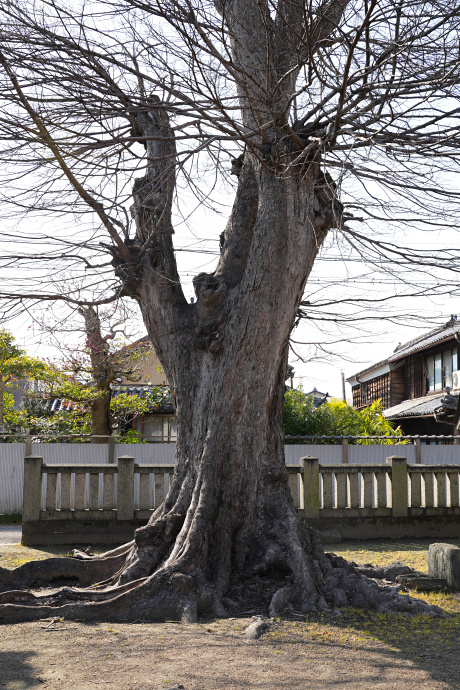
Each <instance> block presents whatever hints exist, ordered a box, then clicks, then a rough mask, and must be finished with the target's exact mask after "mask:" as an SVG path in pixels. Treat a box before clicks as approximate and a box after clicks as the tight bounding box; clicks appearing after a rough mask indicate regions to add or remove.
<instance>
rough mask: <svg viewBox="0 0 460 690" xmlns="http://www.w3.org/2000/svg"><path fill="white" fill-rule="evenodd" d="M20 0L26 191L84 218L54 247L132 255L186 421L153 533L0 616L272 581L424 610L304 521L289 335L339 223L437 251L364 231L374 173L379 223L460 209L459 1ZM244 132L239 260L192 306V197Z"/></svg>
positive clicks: (143, 613)
mask: <svg viewBox="0 0 460 690" xmlns="http://www.w3.org/2000/svg"><path fill="white" fill-rule="evenodd" d="M1 13H2V26H3V27H4V28H2V35H1V39H2V40H1V44H2V48H1V53H0V67H1V70H2V71H1V88H2V98H3V100H4V115H3V116H2V119H1V124H0V126H1V128H2V140H3V141H5V142H6V147H5V153H4V157H5V159H6V162H8V163H10V164H11V166H10V171H11V172H10V173H9V178H8V181H9V187H8V189H10V190H12V191H10V193H9V196H8V202H9V203H10V204H16V205H17V206H18V207H19V208H20V209H21V210H22V209H24V208H28V209H29V210H30V213H35V214H36V213H45V212H48V213H55V214H62V213H65V212H66V213H73V214H74V217H76V218H77V220H78V222H79V223H81V225H82V227H84V225H85V223H86V234H85V233H83V231H82V232H81V234H78V233H77V234H76V235H74V234H72V235H71V236H69V235H68V234H66V230H65V228H62V227H61V226H60V225H59V227H58V223H57V222H56V223H55V225H56V235H55V237H54V241H55V245H54V247H53V251H54V254H53V255H51V254H46V251H45V250H47V247H46V243H45V246H44V248H43V255H38V256H37V254H39V252H37V253H36V254H35V258H36V260H37V261H38V260H39V259H42V260H43V261H44V260H45V259H46V260H48V261H49V260H50V259H51V258H53V259H57V258H59V260H60V261H61V265H62V262H68V261H70V260H72V261H74V260H75V259H80V260H81V261H82V262H83V263H84V264H85V267H86V270H87V275H92V276H95V278H94V280H95V281H96V280H99V281H100V280H101V279H102V278H104V275H105V274H104V271H107V267H105V268H104V266H102V265H100V264H98V263H97V261H96V259H95V257H96V255H97V252H98V251H99V250H101V251H102V250H103V249H104V247H105V249H106V250H107V251H108V252H110V254H111V257H112V263H113V266H114V268H115V274H116V276H117V278H118V281H119V283H118V285H119V288H117V289H119V294H123V295H127V296H130V297H132V298H133V299H134V300H136V301H137V302H138V304H139V306H140V309H141V312H142V315H143V319H144V322H145V326H146V328H147V331H148V334H149V336H150V338H151V341H152V343H153V345H154V347H155V351H156V352H157V353H158V356H159V358H160V361H161V363H162V366H163V368H164V371H165V374H166V377H167V379H168V381H169V383H170V384H171V387H172V390H173V394H174V400H175V405H176V414H177V421H178V440H177V452H176V469H175V474H174V480H173V482H172V486H171V488H170V491H169V494H168V496H167V498H166V500H165V502H164V504H163V505H162V506H161V507H160V508H158V509H157V510H156V511H155V512H154V514H153V515H152V518H151V520H150V521H149V524H148V525H146V526H145V527H144V528H142V529H139V530H137V532H136V535H135V538H134V542H133V543H131V544H129V545H126V546H125V547H123V548H122V549H121V550H118V551H117V552H116V553H112V554H110V555H106V556H105V557H102V558H100V557H99V558H96V559H93V561H92V564H91V565H92V567H93V568H94V577H95V579H98V578H99V579H100V578H101V574H104V578H105V580H106V585H107V587H106V588H105V589H102V590H99V591H93V590H91V591H83V592H80V593H77V592H75V591H69V590H62V591H60V592H58V593H57V594H56V595H52V596H49V595H47V596H45V597H42V598H41V599H33V598H32V599H28V600H26V599H24V597H22V598H20V597H19V595H17V593H11V594H4V595H3V598H2V601H3V602H5V603H4V605H3V607H2V609H1V614H0V615H3V616H4V618H5V619H8V618H15V617H16V618H33V617H42V616H43V615H44V614H47V613H50V612H52V613H53V615H55V612H56V608H55V607H56V606H60V609H59V611H60V612H62V614H61V615H65V616H67V617H77V618H90V617H103V616H106V617H114V618H116V617H119V618H123V619H127V618H133V619H137V618H139V617H143V618H144V617H147V616H150V617H162V616H167V617H179V618H180V617H183V618H185V619H187V620H193V619H194V618H195V617H196V615H197V612H200V611H205V610H207V611H212V612H214V614H217V615H223V614H224V613H225V612H228V611H233V610H238V609H241V607H242V606H247V603H248V602H249V603H250V602H251V599H253V598H254V596H256V595H258V594H259V593H261V592H266V591H268V592H270V600H269V602H268V603H269V611H270V612H271V614H275V613H276V612H278V611H280V610H281V609H282V608H284V607H285V606H286V605H288V604H289V603H293V604H295V605H298V606H299V607H300V608H301V609H302V610H303V611H311V610H318V609H320V610H321V609H323V610H325V609H328V608H330V607H331V606H341V605H345V604H351V605H358V606H365V607H366V606H367V607H370V608H380V609H381V610H385V609H396V610H397V609H400V610H421V609H422V608H423V604H421V603H415V602H413V601H412V600H410V599H409V598H407V597H401V596H398V595H390V594H389V593H388V592H384V591H380V590H379V589H378V588H377V587H376V586H375V585H372V584H371V583H370V582H369V581H367V580H366V579H365V578H361V577H360V576H359V575H357V574H356V573H354V572H353V570H352V569H351V568H349V567H348V566H346V565H345V564H344V563H342V562H341V561H340V559H333V558H332V559H331V558H328V557H327V556H325V555H324V553H323V551H322V547H321V541H320V538H319V536H318V535H317V534H316V533H315V532H313V531H311V530H310V529H309V528H308V527H307V526H306V525H304V524H303V523H302V522H301V521H300V519H299V518H298V516H297V514H296V512H295V510H294V509H293V504H292V500H291V497H290V494H289V489H288V482H287V473H286V470H285V468H284V459H283V429H282V407H283V397H284V382H285V375H286V367H287V355H288V343H289V336H290V333H291V330H292V328H293V325H294V323H295V320H296V318H297V316H298V314H299V307H300V306H301V302H302V297H303V293H304V289H305V286H306V283H307V279H308V276H309V274H310V271H311V270H312V266H313V263H314V261H315V258H316V256H317V254H318V252H319V250H320V248H321V245H322V243H323V241H324V239H325V237H326V235H327V233H328V232H329V231H330V230H332V229H334V230H335V232H336V235H337V236H339V235H345V234H346V235H347V236H348V238H349V241H350V242H351V243H352V245H353V246H354V247H356V248H357V249H358V251H362V247H363V246H365V243H366V242H367V243H368V245H369V247H370V250H369V251H370V252H371V253H372V252H379V253H380V254H383V256H384V257H385V260H388V259H389V258H390V259H391V258H392V257H393V258H396V259H397V260H399V261H400V262H401V263H402V264H404V265H405V264H406V263H407V262H408V261H412V260H413V261H415V262H418V263H419V264H424V263H429V262H431V261H432V259H431V258H428V257H429V255H428V254H426V253H424V252H423V251H422V250H420V251H419V252H416V253H415V254H414V253H411V252H408V251H406V250H404V249H398V248H397V247H394V246H393V245H391V244H389V243H386V242H382V241H380V240H377V239H376V238H374V237H373V236H372V234H369V235H367V233H366V232H364V233H363V232H361V231H359V230H358V229H357V228H358V227H359V226H358V225H357V223H358V222H359V219H358V220H356V222H354V221H353V212H354V210H353V204H350V205H349V206H350V207H349V208H348V209H347V210H346V213H345V212H344V206H343V202H344V200H341V199H340V198H339V191H340V189H341V187H342V186H343V185H344V184H345V182H346V180H347V178H351V179H352V180H354V179H355V180H357V181H358V184H360V185H362V188H363V190H365V191H366V192H367V193H368V195H369V199H370V200H371V206H370V207H369V209H368V210H367V211H366V213H367V214H368V217H375V218H376V222H377V220H378V218H379V217H380V218H382V217H384V215H385V213H386V212H387V211H388V209H389V207H390V206H391V204H393V206H394V210H395V214H396V215H395V216H393V217H392V218H393V219H395V218H396V219H399V221H400V222H401V223H404V222H405V223H416V222H420V223H422V224H425V225H423V227H425V228H428V227H430V226H431V224H434V225H436V223H437V222H438V217H437V213H438V211H439V210H442V211H443V212H444V214H447V217H448V214H449V213H453V210H454V207H455V203H456V199H457V193H456V192H455V189H452V185H451V184H450V182H451V181H450V180H449V179H448V174H449V171H453V172H455V171H456V166H457V163H458V138H457V135H458V129H459V124H458V122H459V121H458V107H459V87H458V81H459V80H458V76H459V52H458V28H459V21H460V6H459V5H457V3H456V2H454V3H452V1H450V2H447V0H444V1H440V2H436V1H434V2H425V1H422V0H413V1H412V2H409V3H407V2H406V3H403V2H399V1H396V2H394V1H392V0H318V1H317V2H308V3H305V2H300V1H299V0H277V2H273V3H272V2H268V1H267V0H258V1H257V2H255V1H254V0H223V1H222V0H215V2H214V3H212V2H207V1H206V0H204V1H201V0H182V1H181V2H179V1H175V0H164V1H163V0H157V1H155V0H145V1H144V0H119V1H118V0H117V1H115V0H114V1H113V2H109V1H107V2H97V3H94V4H92V3H91V2H89V3H84V4H83V3H82V5H81V6H80V5H78V3H73V4H72V5H70V6H69V5H67V4H66V3H64V2H60V0H49V1H47V2H42V1H41V0H38V1H37V0H36V1H35V2H29V1H28V0H24V1H23V2H21V1H19V0H9V1H8V2H6V3H4V5H3V7H2V10H1ZM225 151H229V152H232V155H233V163H232V173H233V174H234V175H236V176H237V178H238V181H237V187H236V191H235V199H234V204H233V209H232V212H231V216H230V218H229V220H228V223H227V225H226V227H225V230H224V232H223V233H222V235H221V241H220V246H221V253H220V258H219V261H218V263H217V266H216V267H215V269H214V270H213V271H212V272H210V273H200V274H199V275H197V276H196V277H195V279H194V288H195V293H196V301H195V302H194V303H193V304H190V303H188V302H187V300H186V298H185V296H184V292H183V289H182V286H181V281H180V277H179V272H178V269H177V265H176V259H175V252H174V247H173V234H174V221H175V218H177V214H176V215H174V214H175V213H176V212H175V210H174V209H176V198H177V197H176V195H177V196H180V194H181V191H182V190H184V186H185V185H188V187H189V189H190V190H191V191H192V192H194V193H195V194H196V196H197V198H198V199H199V200H200V201H202V202H203V203H206V201H207V198H208V196H207V195H208V192H207V191H206V188H205V184H208V183H209V187H210V189H209V190H208V191H209V193H211V192H210V190H211V187H212V181H210V179H209V178H210V175H211V170H210V169H211V167H212V168H214V169H215V170H218V171H221V170H222V166H223V163H225V160H226V159H227V160H228V157H229V156H227V157H226V156H225V155H224V154H225ZM200 161H202V163H203V164H202V167H200ZM195 166H198V167H195ZM136 171H140V172H136ZM26 174H28V175H29V177H28V178H26V179H28V180H29V182H28V184H27V185H25V184H24V179H25V176H26ZM133 174H139V175H140V176H139V177H137V178H136V179H135V181H134V185H133V186H132V199H133V202H132V203H133V205H132V209H131V213H132V217H133V218H134V221H135V226H134V228H133V229H131V225H130V220H129V216H128V214H127V212H126V209H127V206H128V205H129V203H130V202H129V198H130V195H131V178H132V176H133ZM13 182H14V184H13ZM177 182H180V184H178V185H177V184H176V183H177ZM382 188H386V190H387V196H386V198H385V199H383V198H382V197H380V198H379V197H378V195H379V194H381V193H382V192H381V190H382ZM184 193H185V192H184ZM422 197H423V201H424V204H423V206H422V205H420V199H421V198H422ZM88 213H91V218H92V221H93V223H94V226H92V227H90V226H89V222H88V219H87V217H86V216H85V214H88ZM363 213H364V210H361V209H360V211H359V214H360V215H362V214H363ZM444 217H446V215H445V216H444ZM444 222H445V221H444ZM346 223H348V225H347V224H346ZM73 232H75V231H73ZM107 236H108V237H109V242H108V243H107V239H106V237H107ZM40 237H41V236H40V235H37V238H38V239H37V241H39V239H40ZM102 238H104V242H105V245H104V246H103V247H102V248H101V244H102V242H101V240H102ZM47 241H49V240H47ZM98 243H100V244H98ZM56 246H58V247H60V252H59V250H57V249H56ZM69 247H71V249H69ZM13 253H14V252H13ZM16 257H17V259H18V261H20V260H21V259H22V260H24V261H28V260H29V261H30V259H31V257H30V255H27V252H24V253H23V254H22V255H21V254H20V253H18V252H17V253H16ZM445 258H449V260H451V257H445ZM440 259H441V260H442V257H440ZM446 265H447V262H446ZM450 265H451V263H450V264H449V266H450ZM37 266H38V264H37ZM37 270H38V269H37ZM101 276H102V278H101ZM109 280H111V279H109ZM16 295H17V297H18V299H24V298H25V297H27V296H28V297H29V298H30V299H48V298H54V297H56V295H51V294H50V293H48V292H46V291H44V290H42V291H40V290H39V289H38V288H37V291H36V292H35V293H34V292H33V291H31V290H30V289H29V291H28V292H27V289H26V288H24V290H23V291H22V292H21V291H20V290H19V291H17V292H16ZM13 296H14V295H13ZM59 297H62V296H59ZM67 297H68V298H69V299H72V296H71V295H70V296H67ZM304 306H305V305H304ZM120 559H121V560H122V561H123V566H122V568H121V570H120V562H121V561H120ZM61 564H62V565H61V566H58V565H56V563H53V564H52V566H51V565H50V572H51V570H52V573H53V575H54V576H55V575H56V573H57V572H58V570H59V567H62V569H63V571H64V570H65V571H66V572H67V573H68V572H69V566H68V563H66V562H65V560H63V561H62V562H61ZM28 572H32V570H30V571H28ZM44 572H45V568H44V566H41V575H40V577H41V578H42V579H43V573H44ZM108 576H109V579H108V580H107V577H108ZM110 576H112V577H111V578H110ZM31 577H32V579H33V576H31ZM264 578H265V580H266V585H267V586H266V587H265V586H262V585H261V581H262V580H263V579H264ZM30 581H32V580H30ZM255 593H256V594H255ZM18 602H21V603H18Z"/></svg>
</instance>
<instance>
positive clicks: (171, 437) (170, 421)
mask: <svg viewBox="0 0 460 690" xmlns="http://www.w3.org/2000/svg"><path fill="white" fill-rule="evenodd" d="M142 434H143V435H144V436H146V437H147V441H148V442H149V443H172V442H174V441H176V440H177V428H176V419H175V417H173V416H172V415H171V416H161V415H145V416H144V419H143V423H142Z"/></svg>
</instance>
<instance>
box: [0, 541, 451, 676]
mask: <svg viewBox="0 0 460 690" xmlns="http://www.w3.org/2000/svg"><path fill="white" fill-rule="evenodd" d="M359 546H360V545H359V544H357V543H354V544H350V543H348V544H347V543H345V544H341V545H337V546H335V545H334V546H330V547H328V548H330V550H334V551H335V552H336V553H342V554H343V555H345V552H347V556H348V557H350V556H351V555H352V556H353V560H355V561H356V562H371V561H372V560H374V561H376V562H377V560H378V561H379V562H380V563H382V562H383V561H385V560H386V561H387V562H390V561H391V560H395V558H394V552H395V551H397V552H398V557H399V560H402V559H401V555H403V556H405V559H404V560H405V562H407V563H408V565H412V564H413V560H414V558H416V559H417V561H418V565H419V564H420V559H421V552H422V553H423V551H425V550H426V549H427V547H428V542H426V544H425V543H424V542H416V543H415V542H412V543H407V544H404V543H400V542H399V543H398V545H397V548H394V546H395V545H392V546H393V548H390V547H389V546H388V545H387V544H385V543H382V542H379V543H375V542H374V543H369V542H367V543H363V544H362V547H363V552H362V554H363V558H361V559H360V558H359V556H360V550H359ZM67 551H69V547H67V548H65V549H62V552H67ZM53 552H56V549H53ZM39 553H41V554H42V556H46V555H48V552H47V551H46V550H40V551H39ZM36 556H37V550H31V549H25V547H19V546H18V547H12V546H2V547H1V548H0V565H2V566H3V567H5V566H7V567H15V566H16V565H19V564H20V563H22V562H24V560H28V559H29V558H31V557H32V558H36ZM373 556H375V558H373ZM422 596H423V598H425V599H426V600H427V601H429V602H430V603H436V604H437V605H438V606H442V607H443V608H444V609H445V610H446V611H448V612H449V613H450V614H451V615H450V617H449V618H447V619H432V618H430V617H428V616H412V617H411V616H408V615H405V614H371V613H368V612H362V611H358V610H356V609H345V610H343V611H342V612H341V614H340V615H338V616H336V617H331V616H326V615H319V614H315V615H311V614H309V615H308V616H305V615H297V614H295V613H294V612H292V611H291V612H286V616H285V617H283V618H279V619H276V620H274V621H272V623H271V626H270V628H269V630H268V631H267V632H266V633H265V634H264V635H263V636H262V637H261V638H260V639H259V640H257V641H247V640H246V637H245V635H244V629H245V628H246V627H247V626H248V625H249V623H250V622H251V615H252V613H251V612H248V614H247V616H246V617H244V618H238V619H235V618H233V619H232V618H231V619H217V620H216V619H209V620H202V621H200V622H199V623H198V624H182V623H180V624H178V623H172V622H170V623H150V622H148V623H147V622H142V621H139V622H138V623H134V624H133V623H117V624H112V625H111V624H108V623H100V624H94V623H86V622H85V621H79V622H75V621H72V622H70V621H65V620H56V621H54V622H52V621H51V619H47V620H43V621H38V622H32V623H23V624H16V625H1V626H0V687H3V688H7V689H8V690H13V689H18V690H22V689H25V688H35V687H43V688H50V689H52V690H54V689H57V688H61V689H62V688H64V689H67V688H77V689H78V690H80V689H81V690H86V689H87V688H93V687H94V686H95V685H101V686H103V687H106V688H112V689H114V690H118V689H123V690H125V689H126V690H159V689H160V688H161V689H163V690H171V689H172V688H175V687H176V686H178V685H183V687H184V688H185V690H217V689H220V688H235V689H236V688H244V689H248V690H252V689H254V690H255V689H262V688H263V689H264V690H278V689H280V690H281V689H284V688H286V689H287V688H289V689H290V690H291V689H299V690H308V688H311V689H312V690H313V689H315V690H316V689H322V688H335V689H336V688H339V689H341V688H350V689H352V690H355V689H356V690H358V689H361V688H362V689H365V690H369V688H372V689H374V688H376V689H380V688H382V689H383V688H385V690H390V689H393V688H395V689H398V690H399V689H406V688H407V690H413V689H414V688H430V689H431V688H433V689H437V688H452V689H460V663H459V659H460V598H459V597H458V595H448V594H431V595H422Z"/></svg>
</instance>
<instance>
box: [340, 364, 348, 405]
mask: <svg viewBox="0 0 460 690" xmlns="http://www.w3.org/2000/svg"><path fill="white" fill-rule="evenodd" d="M340 373H341V374H342V398H343V402H347V396H346V393H345V372H344V371H343V370H342V371H341V372H340Z"/></svg>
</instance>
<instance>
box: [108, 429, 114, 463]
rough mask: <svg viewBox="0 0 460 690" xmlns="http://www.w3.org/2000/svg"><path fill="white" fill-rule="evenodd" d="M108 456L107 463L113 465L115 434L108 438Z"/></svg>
mask: <svg viewBox="0 0 460 690" xmlns="http://www.w3.org/2000/svg"><path fill="white" fill-rule="evenodd" d="M108 451H109V452H108V458H107V461H108V463H109V465H113V463H114V462H115V436H111V437H110V438H109V448H108Z"/></svg>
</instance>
